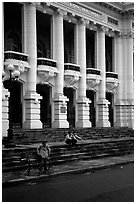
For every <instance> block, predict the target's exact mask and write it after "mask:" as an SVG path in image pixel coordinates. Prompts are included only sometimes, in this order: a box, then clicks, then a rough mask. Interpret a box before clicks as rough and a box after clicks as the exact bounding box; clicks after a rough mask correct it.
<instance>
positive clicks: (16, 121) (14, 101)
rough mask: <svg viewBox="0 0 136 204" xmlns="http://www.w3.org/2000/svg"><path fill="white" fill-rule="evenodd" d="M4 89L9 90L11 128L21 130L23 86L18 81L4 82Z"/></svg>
mask: <svg viewBox="0 0 136 204" xmlns="http://www.w3.org/2000/svg"><path fill="white" fill-rule="evenodd" d="M3 84H4V87H5V88H6V89H10V104H9V105H10V107H9V109H10V114H11V117H10V118H11V121H12V126H13V128H22V86H23V84H22V83H21V82H20V81H18V80H15V81H12V85H11V84H10V81H9V80H5V81H4V83H3Z"/></svg>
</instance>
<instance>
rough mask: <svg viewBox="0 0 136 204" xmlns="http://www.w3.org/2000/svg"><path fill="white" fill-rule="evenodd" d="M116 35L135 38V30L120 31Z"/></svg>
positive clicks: (123, 37)
mask: <svg viewBox="0 0 136 204" xmlns="http://www.w3.org/2000/svg"><path fill="white" fill-rule="evenodd" d="M116 36H117V37H119V38H122V39H126V38H134V32H133V31H124V32H118V33H117V34H116Z"/></svg>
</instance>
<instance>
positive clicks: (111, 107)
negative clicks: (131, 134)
mask: <svg viewBox="0 0 136 204" xmlns="http://www.w3.org/2000/svg"><path fill="white" fill-rule="evenodd" d="M106 99H107V100H108V101H109V102H110V104H109V121H110V123H111V127H113V125H114V114H113V101H114V95H113V94H112V93H109V92H106Z"/></svg>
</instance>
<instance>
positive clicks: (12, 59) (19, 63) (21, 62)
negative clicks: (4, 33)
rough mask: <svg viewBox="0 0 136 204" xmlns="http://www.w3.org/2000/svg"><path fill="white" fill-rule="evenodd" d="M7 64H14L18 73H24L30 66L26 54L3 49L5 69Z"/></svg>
mask: <svg viewBox="0 0 136 204" xmlns="http://www.w3.org/2000/svg"><path fill="white" fill-rule="evenodd" d="M9 64H12V65H14V67H15V69H17V70H19V71H20V73H24V72H25V71H27V70H28V69H29V68H30V66H29V63H28V55H27V54H24V53H21V52H15V51H5V52H4V66H5V69H6V68H7V66H8V65H9Z"/></svg>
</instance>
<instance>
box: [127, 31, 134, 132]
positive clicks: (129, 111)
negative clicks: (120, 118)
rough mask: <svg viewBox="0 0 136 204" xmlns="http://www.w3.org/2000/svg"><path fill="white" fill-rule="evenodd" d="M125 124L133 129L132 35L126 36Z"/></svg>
mask: <svg viewBox="0 0 136 204" xmlns="http://www.w3.org/2000/svg"><path fill="white" fill-rule="evenodd" d="M126 41H127V42H126V44H127V50H126V51H127V54H126V56H127V67H126V70H127V71H126V73H127V75H126V76H127V88H126V89H127V103H128V105H127V123H128V127H131V128H134V81H133V77H134V76H133V35H132V34H131V33H130V35H128V36H127V39H126Z"/></svg>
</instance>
